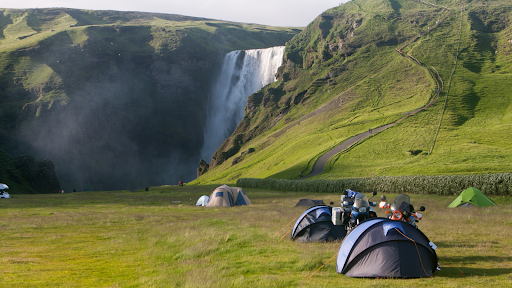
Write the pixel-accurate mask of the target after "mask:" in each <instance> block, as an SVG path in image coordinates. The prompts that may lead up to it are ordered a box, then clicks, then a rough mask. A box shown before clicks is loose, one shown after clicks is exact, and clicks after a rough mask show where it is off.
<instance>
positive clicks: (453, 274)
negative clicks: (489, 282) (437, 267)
mask: <svg viewBox="0 0 512 288" xmlns="http://www.w3.org/2000/svg"><path fill="white" fill-rule="evenodd" d="M459 269H460V270H459ZM461 271H462V272H463V273H464V274H462V273H461ZM510 273H512V268H487V269H484V268H467V267H459V266H450V265H443V264H442V263H441V271H437V272H436V273H435V274H434V275H435V277H446V278H465V277H471V276H500V275H507V274H510Z"/></svg>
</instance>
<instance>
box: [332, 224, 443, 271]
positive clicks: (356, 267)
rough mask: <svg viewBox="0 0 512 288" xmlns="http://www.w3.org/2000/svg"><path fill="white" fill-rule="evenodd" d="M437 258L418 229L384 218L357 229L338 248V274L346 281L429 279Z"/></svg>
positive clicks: (427, 240)
mask: <svg viewBox="0 0 512 288" xmlns="http://www.w3.org/2000/svg"><path fill="white" fill-rule="evenodd" d="M436 269H437V254H436V252H435V250H434V249H432V247H430V241H429V239H428V238H427V236H425V234H423V232H421V231H420V230H419V229H417V228H415V227H414V226H412V225H410V224H408V223H406V222H403V221H396V220H390V219H387V218H373V219H370V220H367V221H365V222H363V223H361V224H359V226H357V227H356V228H355V229H354V230H352V232H351V233H350V234H348V236H347V237H345V240H344V241H343V243H342V244H341V247H340V251H339V253H338V259H337V262H336V270H337V271H338V273H342V274H345V276H348V277H393V278H419V277H432V276H433V273H434V271H436Z"/></svg>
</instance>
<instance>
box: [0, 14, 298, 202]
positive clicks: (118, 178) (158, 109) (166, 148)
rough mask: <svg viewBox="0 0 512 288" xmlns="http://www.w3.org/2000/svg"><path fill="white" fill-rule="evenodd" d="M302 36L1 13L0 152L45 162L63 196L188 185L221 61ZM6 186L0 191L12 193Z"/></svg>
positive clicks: (132, 17) (239, 26)
mask: <svg viewBox="0 0 512 288" xmlns="http://www.w3.org/2000/svg"><path fill="white" fill-rule="evenodd" d="M300 31H301V29H296V28H284V27H277V28H276V27H268V26H263V25H255V24H243V23H232V22H224V21H217V20H211V19H204V18H194V17H187V16H180V15H169V14H157V13H139V12H118V11H88V10H76V9H20V10H18V9H0V138H1V139H2V141H1V142H0V149H3V150H4V151H5V152H6V153H8V154H10V155H12V156H17V155H21V154H31V155H34V156H35V157H36V158H37V159H50V160H51V161H52V162H53V163H54V164H55V169H56V172H57V175H58V177H59V182H60V183H61V186H62V188H63V189H65V190H72V189H78V190H85V189H89V190H98V189H102V190H110V189H121V188H122V189H135V188H144V187H146V186H149V185H163V184H169V183H177V182H178V180H179V179H183V180H187V181H188V180H192V179H193V178H194V177H195V167H196V165H197V164H196V163H197V162H198V160H199V150H200V148H201V146H202V137H203V131H202V130H203V128H202V126H203V125H204V121H205V120H204V119H205V114H206V112H205V109H206V104H207V96H208V88H209V85H210V83H211V81H213V80H214V79H213V76H214V75H215V73H214V72H215V71H217V69H218V67H219V65H220V64H221V63H222V60H223V57H224V55H225V54H226V53H227V52H230V51H233V50H239V49H256V48H266V47H271V46H279V45H284V44H285V43H286V41H288V40H290V39H291V38H292V37H293V36H294V35H295V34H297V33H298V32H300ZM8 163H10V162H4V163H2V164H3V166H7V165H9V164H8ZM4 168H5V167H4ZM4 168H0V169H4ZM11 168H12V167H11ZM11 168H9V169H11ZM187 168H188V169H187ZM5 169H7V168H5ZM13 173H14V172H13ZM16 173H17V172H16ZM9 175H10V174H9V173H3V174H0V176H1V178H0V182H2V181H3V182H16V181H15V179H14V178H12V177H10V176H9ZM25 192H28V191H25ZM13 193H15V192H14V191H13Z"/></svg>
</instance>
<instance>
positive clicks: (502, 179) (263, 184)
mask: <svg viewBox="0 0 512 288" xmlns="http://www.w3.org/2000/svg"><path fill="white" fill-rule="evenodd" d="M511 184H512V173H498V174H470V175H442V176H425V175H419V176H384V177H371V178H350V179H339V180H321V179H318V180H284V179H269V178H267V179H256V178H240V179H238V180H237V182H236V185H237V186H239V187H244V188H260V189H271V190H278V191H295V192H298V191H304V192H316V193H340V192H342V191H345V190H346V189H352V190H356V191H361V192H371V191H378V192H390V193H412V194H437V195H458V194H459V193H460V192H462V191H463V190H465V189H467V188H468V187H475V188H477V189H480V190H481V191H482V192H484V193H485V194H487V195H496V196H497V195H500V196H502V195H511V193H510V192H511V190H512V189H511Z"/></svg>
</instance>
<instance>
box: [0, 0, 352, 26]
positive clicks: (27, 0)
mask: <svg viewBox="0 0 512 288" xmlns="http://www.w3.org/2000/svg"><path fill="white" fill-rule="evenodd" d="M347 1H348V0H251V1H249V0H167V1H165V0H136V1H135V0H0V8H54V7H64V8H77V9H88V10H118V11H141V12H158V13H166V14H180V15H186V16H195V17H203V18H212V19H217V20H225V21H233V22H244V23H256V24H264V25H271V26H293V27H305V26H307V25H308V24H309V23H310V22H312V21H313V20H314V19H315V18H316V17H317V16H318V15H320V14H321V13H322V12H324V11H325V10H327V9H329V8H333V7H335V6H338V5H340V4H341V3H344V2H347Z"/></svg>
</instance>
